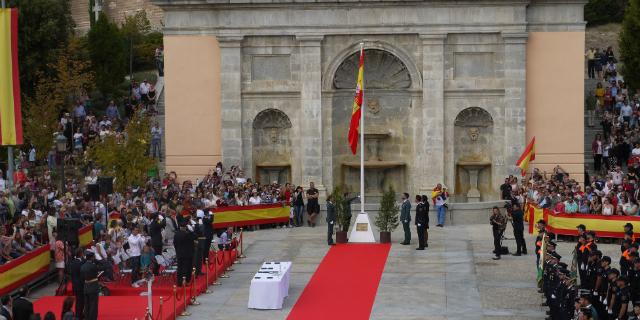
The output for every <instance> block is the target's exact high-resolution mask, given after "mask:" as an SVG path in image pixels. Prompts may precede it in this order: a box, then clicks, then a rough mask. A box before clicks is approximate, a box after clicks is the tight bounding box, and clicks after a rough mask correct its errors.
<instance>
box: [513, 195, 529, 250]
mask: <svg viewBox="0 0 640 320" xmlns="http://www.w3.org/2000/svg"><path fill="white" fill-rule="evenodd" d="M509 213H510V215H511V226H512V227H513V236H514V237H515V238H516V247H517V249H516V253H514V254H513V255H514V256H519V255H521V254H527V244H526V243H525V241H524V212H523V211H522V209H521V208H520V204H519V203H518V202H514V203H513V205H512V206H511V211H510V212H509Z"/></svg>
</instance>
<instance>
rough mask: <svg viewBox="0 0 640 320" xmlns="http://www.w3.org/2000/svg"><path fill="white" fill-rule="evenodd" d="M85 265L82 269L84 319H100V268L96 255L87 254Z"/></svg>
mask: <svg viewBox="0 0 640 320" xmlns="http://www.w3.org/2000/svg"><path fill="white" fill-rule="evenodd" d="M84 255H85V259H86V261H85V263H84V264H83V265H82V267H81V268H80V274H81V276H82V280H83V281H84V319H85V320H96V319H98V293H99V291H100V284H99V283H98V266H97V265H96V263H95V255H94V253H93V252H92V251H89V250H87V251H86V252H85V254H84Z"/></svg>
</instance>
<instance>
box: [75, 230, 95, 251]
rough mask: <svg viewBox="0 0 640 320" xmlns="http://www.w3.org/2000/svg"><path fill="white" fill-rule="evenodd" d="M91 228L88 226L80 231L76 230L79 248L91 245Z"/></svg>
mask: <svg viewBox="0 0 640 320" xmlns="http://www.w3.org/2000/svg"><path fill="white" fill-rule="evenodd" d="M92 231H93V230H92V226H91V225H88V226H86V227H83V228H81V229H80V230H78V233H79V234H78V240H79V242H80V246H81V247H86V246H87V245H89V244H90V243H91V241H93V232H92Z"/></svg>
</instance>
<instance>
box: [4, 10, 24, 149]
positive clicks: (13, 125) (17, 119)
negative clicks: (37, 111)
mask: <svg viewBox="0 0 640 320" xmlns="http://www.w3.org/2000/svg"><path fill="white" fill-rule="evenodd" d="M18 144H22V113H21V111H20V78H19V74H18V10H16V9H15V8H10V9H0V145H3V146H6V145H18Z"/></svg>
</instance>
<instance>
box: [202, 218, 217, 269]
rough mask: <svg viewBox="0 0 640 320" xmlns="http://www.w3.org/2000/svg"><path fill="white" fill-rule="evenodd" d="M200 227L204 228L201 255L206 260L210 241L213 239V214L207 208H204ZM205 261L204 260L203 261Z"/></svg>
mask: <svg viewBox="0 0 640 320" xmlns="http://www.w3.org/2000/svg"><path fill="white" fill-rule="evenodd" d="M202 228H203V230H204V238H205V241H204V246H205V247H204V256H203V257H202V258H203V259H204V260H206V259H207V258H208V257H209V251H210V250H211V241H213V234H214V231H213V214H211V211H210V210H209V209H205V210H204V218H202ZM204 262H206V261H204Z"/></svg>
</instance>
